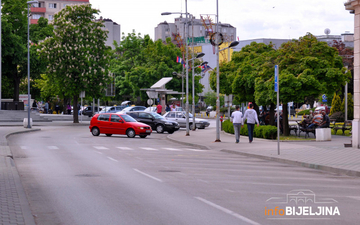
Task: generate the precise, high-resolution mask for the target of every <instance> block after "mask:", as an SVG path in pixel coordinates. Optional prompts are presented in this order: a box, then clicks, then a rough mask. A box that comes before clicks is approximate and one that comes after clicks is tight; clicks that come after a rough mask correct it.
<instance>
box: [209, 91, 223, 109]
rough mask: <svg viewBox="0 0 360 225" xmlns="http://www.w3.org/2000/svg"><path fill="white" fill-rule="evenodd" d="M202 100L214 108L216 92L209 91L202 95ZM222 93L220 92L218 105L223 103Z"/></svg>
mask: <svg viewBox="0 0 360 225" xmlns="http://www.w3.org/2000/svg"><path fill="white" fill-rule="evenodd" d="M204 102H205V104H206V105H207V106H212V107H214V109H215V108H216V93H215V92H212V91H209V92H206V93H205V95H204ZM224 103H225V100H224V95H222V94H220V106H222V105H224Z"/></svg>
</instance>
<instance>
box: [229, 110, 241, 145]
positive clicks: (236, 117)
mask: <svg viewBox="0 0 360 225" xmlns="http://www.w3.org/2000/svg"><path fill="white" fill-rule="evenodd" d="M242 116H243V115H242V112H240V107H239V106H238V105H237V106H235V111H234V112H233V113H232V114H231V120H232V123H233V126H234V131H235V140H236V143H239V141H240V128H241V124H242Z"/></svg>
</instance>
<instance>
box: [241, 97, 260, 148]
mask: <svg viewBox="0 0 360 225" xmlns="http://www.w3.org/2000/svg"><path fill="white" fill-rule="evenodd" d="M246 119H247V128H248V134H249V143H251V142H252V141H253V137H254V128H255V123H257V125H258V126H259V120H258V115H257V113H256V111H255V110H254V105H253V104H252V103H250V104H249V109H247V110H246V111H245V114H244V118H243V120H244V123H245V120H246ZM244 123H243V124H244Z"/></svg>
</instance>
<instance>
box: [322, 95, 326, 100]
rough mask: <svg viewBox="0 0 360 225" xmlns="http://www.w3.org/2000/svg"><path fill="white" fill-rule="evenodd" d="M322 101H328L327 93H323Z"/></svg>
mask: <svg viewBox="0 0 360 225" xmlns="http://www.w3.org/2000/svg"><path fill="white" fill-rule="evenodd" d="M322 102H327V97H326V95H325V94H323V95H322Z"/></svg>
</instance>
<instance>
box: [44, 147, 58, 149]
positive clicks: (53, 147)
mask: <svg viewBox="0 0 360 225" xmlns="http://www.w3.org/2000/svg"><path fill="white" fill-rule="evenodd" d="M47 147H48V149H59V148H58V147H56V146H47Z"/></svg>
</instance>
